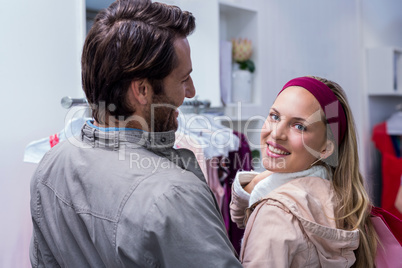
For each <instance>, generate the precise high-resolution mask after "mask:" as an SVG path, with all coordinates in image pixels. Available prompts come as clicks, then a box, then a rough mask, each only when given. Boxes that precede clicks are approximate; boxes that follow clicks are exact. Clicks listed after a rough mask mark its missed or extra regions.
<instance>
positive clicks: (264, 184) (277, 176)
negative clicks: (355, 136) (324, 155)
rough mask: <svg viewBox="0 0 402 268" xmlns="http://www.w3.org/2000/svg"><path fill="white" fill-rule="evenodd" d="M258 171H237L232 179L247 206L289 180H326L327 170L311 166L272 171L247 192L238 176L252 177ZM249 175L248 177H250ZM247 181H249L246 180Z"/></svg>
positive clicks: (235, 188) (236, 190)
mask: <svg viewBox="0 0 402 268" xmlns="http://www.w3.org/2000/svg"><path fill="white" fill-rule="evenodd" d="M257 174H258V173H255V172H251V173H250V172H238V174H237V175H236V178H235V181H234V190H235V192H236V193H237V194H238V195H239V196H240V197H241V198H243V199H246V200H247V199H248V200H249V206H251V205H252V204H254V203H255V202H257V201H258V200H260V199H261V198H264V197H266V196H267V195H268V194H269V193H270V192H272V191H273V190H275V189H276V188H278V187H279V186H282V185H283V184H285V183H288V182H290V181H291V180H294V179H297V178H303V177H319V178H322V179H326V180H328V174H327V170H326V169H325V168H324V167H323V166H313V167H311V168H309V169H306V170H303V171H299V172H293V173H273V174H271V175H269V176H268V177H266V178H265V179H262V180H261V181H260V182H259V183H258V184H257V185H256V186H255V187H254V189H253V191H252V192H251V194H249V193H247V192H246V191H245V190H244V189H243V187H242V186H241V185H240V181H239V179H240V178H239V177H242V176H247V175H248V176H247V177H249V176H250V177H252V178H254V177H255V176H256V175H257ZM250 177H249V178H250ZM250 181H251V180H250ZM248 182H249V181H248Z"/></svg>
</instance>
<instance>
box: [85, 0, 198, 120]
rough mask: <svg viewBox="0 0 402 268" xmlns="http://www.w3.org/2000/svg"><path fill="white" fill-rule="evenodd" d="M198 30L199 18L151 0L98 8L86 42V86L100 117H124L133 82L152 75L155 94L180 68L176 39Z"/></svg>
mask: <svg viewBox="0 0 402 268" xmlns="http://www.w3.org/2000/svg"><path fill="white" fill-rule="evenodd" d="M194 29H195V18H194V17H193V15H192V14H191V13H190V12H187V11H182V10H180V8H178V7H174V6H169V5H166V4H162V3H156V2H155V3H152V2H151V1H150V0H118V1H115V2H114V3H112V4H111V5H110V6H109V7H108V8H107V9H104V10H102V11H100V12H99V14H98V15H97V16H96V18H95V22H94V25H93V26H92V28H91V30H90V31H89V33H88V36H87V38H86V40H85V44H84V48H83V53H82V84H83V88H84V91H85V94H86V97H87V100H88V102H89V103H90V105H91V107H92V110H93V117H94V119H95V121H97V122H99V123H102V122H104V121H105V117H106V116H109V115H110V116H113V117H114V118H115V119H118V120H121V119H123V120H125V119H126V118H127V117H129V116H131V115H133V114H134V112H135V107H133V105H131V103H130V102H129V101H128V100H127V91H128V88H129V86H130V83H131V82H132V81H133V80H139V79H147V80H148V82H149V83H150V85H151V86H152V89H153V93H154V94H161V93H162V89H163V85H162V80H163V79H164V78H165V77H166V76H168V75H169V74H170V73H171V72H172V70H173V69H174V68H175V67H176V65H177V64H178V63H177V55H176V53H175V48H174V45H173V43H174V41H175V39H176V38H179V37H181V38H185V37H187V36H188V35H189V34H191V33H192V32H193V31H194Z"/></svg>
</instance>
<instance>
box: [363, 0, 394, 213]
mask: <svg viewBox="0 0 402 268" xmlns="http://www.w3.org/2000/svg"><path fill="white" fill-rule="evenodd" d="M359 2H361V3H360V4H361V29H362V31H361V40H362V41H361V49H362V50H363V51H364V52H365V49H366V48H375V47H398V48H402V31H401V29H402V1H400V0H387V1H380V0H361V1H359ZM363 61H364V62H366V59H365V58H364V60H363ZM366 79H367V77H366V76H364V80H363V82H366ZM366 92H367V85H365V93H366ZM364 100H365V109H364V111H365V112H364V118H363V120H364V128H363V135H362V137H363V138H364V146H365V147H366V148H367V150H366V152H367V153H366V154H365V157H366V158H365V162H366V166H367V177H369V178H370V179H371V180H372V183H373V187H372V192H373V193H374V194H375V196H376V197H377V198H376V200H375V201H376V203H377V205H379V195H380V192H381V173H380V171H381V169H380V158H379V156H380V155H379V154H378V153H377V151H376V150H375V149H374V146H373V143H372V142H371V133H372V132H371V131H372V127H373V126H374V125H375V124H378V123H380V122H383V121H384V120H386V119H388V117H389V116H391V114H392V113H393V112H394V111H395V106H396V105H397V104H400V103H402V97H385V96H376V97H368V93H366V96H365V98H364Z"/></svg>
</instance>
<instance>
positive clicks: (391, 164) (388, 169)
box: [372, 122, 402, 219]
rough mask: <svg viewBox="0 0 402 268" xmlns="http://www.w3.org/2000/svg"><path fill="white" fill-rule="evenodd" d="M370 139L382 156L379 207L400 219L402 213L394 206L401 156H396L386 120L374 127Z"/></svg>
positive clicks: (399, 177)
mask: <svg viewBox="0 0 402 268" xmlns="http://www.w3.org/2000/svg"><path fill="white" fill-rule="evenodd" d="M372 140H373V142H374V144H375V146H376V148H377V149H378V150H379V151H380V152H381V156H382V159H381V169H382V194H381V207H382V208H384V209H385V210H387V211H389V212H391V213H392V214H394V215H395V216H397V217H398V218H399V219H402V213H400V212H399V211H398V209H397V208H396V207H395V200H396V196H397V193H398V190H399V186H400V185H401V175H402V158H398V156H397V151H396V148H395V146H394V143H393V141H392V137H391V136H390V135H389V133H388V131H387V125H386V122H383V123H380V124H378V125H376V126H375V127H374V129H373V137H372Z"/></svg>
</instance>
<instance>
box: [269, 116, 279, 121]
mask: <svg viewBox="0 0 402 268" xmlns="http://www.w3.org/2000/svg"><path fill="white" fill-rule="evenodd" d="M269 116H270V117H271V119H273V120H274V121H279V116H278V115H276V114H270V115H269Z"/></svg>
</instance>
